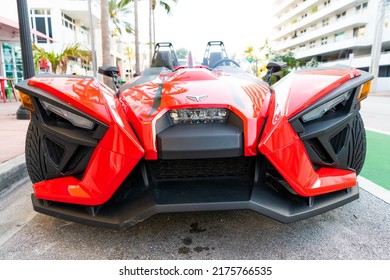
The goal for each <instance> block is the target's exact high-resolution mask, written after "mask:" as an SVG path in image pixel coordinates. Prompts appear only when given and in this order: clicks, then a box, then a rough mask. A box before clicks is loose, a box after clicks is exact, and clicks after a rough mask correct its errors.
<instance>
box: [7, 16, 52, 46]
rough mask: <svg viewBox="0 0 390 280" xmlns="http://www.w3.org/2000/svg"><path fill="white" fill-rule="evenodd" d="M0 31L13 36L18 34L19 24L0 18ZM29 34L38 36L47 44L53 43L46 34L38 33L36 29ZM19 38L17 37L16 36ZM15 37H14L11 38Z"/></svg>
mask: <svg viewBox="0 0 390 280" xmlns="http://www.w3.org/2000/svg"><path fill="white" fill-rule="evenodd" d="M0 29H2V30H3V31H9V32H10V34H12V35H14V34H15V32H17V33H18V34H19V24H18V23H17V22H15V21H13V20H10V19H7V18H5V17H2V16H0ZM30 31H31V34H34V35H36V36H39V37H41V38H44V39H47V40H48V41H49V42H54V40H53V38H50V37H49V36H47V35H46V34H44V33H42V32H39V31H38V30H36V29H33V28H31V29H30ZM18 36H19V35H18ZM12 37H15V36H12Z"/></svg>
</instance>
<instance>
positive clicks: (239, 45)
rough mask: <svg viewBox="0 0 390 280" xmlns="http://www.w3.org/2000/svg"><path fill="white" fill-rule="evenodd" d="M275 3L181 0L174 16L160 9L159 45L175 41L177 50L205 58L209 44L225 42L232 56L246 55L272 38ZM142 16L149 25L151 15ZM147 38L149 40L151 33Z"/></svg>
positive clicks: (241, 0) (157, 15)
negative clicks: (249, 49) (272, 12)
mask: <svg viewBox="0 0 390 280" xmlns="http://www.w3.org/2000/svg"><path fill="white" fill-rule="evenodd" d="M142 2H147V1H140V2H139V3H140V4H142ZM272 2H273V1H271V0H268V1H264V0H240V1H228V0H178V1H177V4H176V5H175V4H172V5H171V7H172V11H171V14H170V15H167V14H166V13H165V11H164V9H163V8H162V7H157V9H156V13H155V18H156V42H171V43H172V44H173V46H174V48H175V49H176V50H177V49H178V48H186V49H188V50H191V51H192V53H193V55H194V56H195V57H196V58H199V59H201V58H202V57H203V53H204V50H205V49H206V45H207V42H208V41H223V42H224V44H225V47H226V51H227V53H228V55H229V56H232V55H234V54H237V55H242V53H243V52H244V50H245V49H246V48H247V47H248V46H249V45H252V46H254V47H255V48H258V47H260V46H261V45H263V44H264V40H265V38H266V37H267V36H269V34H270V31H271V24H270V22H269V21H270V19H271V8H272ZM140 8H141V7H140ZM142 10H147V8H146V9H145V8H144V7H142ZM141 17H142V19H141V20H140V24H142V25H144V24H146V26H148V21H147V15H144V16H141ZM145 19H146V20H145ZM144 30H148V29H147V28H146V29H144ZM141 36H142V35H141ZM143 36H146V38H145V40H146V41H147V38H148V37H147V36H148V34H143Z"/></svg>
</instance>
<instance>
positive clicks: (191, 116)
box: [169, 108, 229, 124]
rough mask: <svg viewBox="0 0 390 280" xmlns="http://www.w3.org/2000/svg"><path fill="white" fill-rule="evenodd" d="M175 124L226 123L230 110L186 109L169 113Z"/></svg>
mask: <svg viewBox="0 0 390 280" xmlns="http://www.w3.org/2000/svg"><path fill="white" fill-rule="evenodd" d="M169 115H170V117H171V119H172V121H173V123H174V124H197V123H225V122H226V119H227V117H228V115H229V110H228V109H224V108H186V109H177V110H171V111H169Z"/></svg>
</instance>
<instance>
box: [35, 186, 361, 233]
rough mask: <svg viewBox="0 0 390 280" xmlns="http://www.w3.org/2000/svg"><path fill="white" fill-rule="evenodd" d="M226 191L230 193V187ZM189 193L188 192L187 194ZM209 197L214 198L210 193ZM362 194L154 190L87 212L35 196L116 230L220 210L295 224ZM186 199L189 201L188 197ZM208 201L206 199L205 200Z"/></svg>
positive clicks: (59, 212) (60, 212)
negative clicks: (236, 195) (160, 196)
mask: <svg viewBox="0 0 390 280" xmlns="http://www.w3.org/2000/svg"><path fill="white" fill-rule="evenodd" d="M225 193H229V190H226V191H225ZM184 195H185V194H184ZM207 197H210V195H208V196H207ZM358 197H359V188H358V186H355V187H352V188H350V189H348V190H342V191H338V192H333V193H329V194H325V195H321V196H317V197H314V198H311V199H308V198H303V197H299V196H295V199H291V197H289V196H285V195H281V194H280V193H278V192H275V191H274V190H272V189H271V188H269V187H266V186H265V185H262V184H255V186H254V187H253V189H252V190H251V193H250V195H249V198H248V197H247V198H246V200H245V197H244V196H241V197H240V199H241V200H238V201H234V200H233V199H227V200H225V201H221V199H219V200H212V199H211V200H210V199H208V200H206V201H207V202H199V199H200V198H198V199H197V200H195V201H196V202H193V201H194V200H191V199H188V200H187V202H186V203H179V202H178V201H175V200H171V201H170V202H169V203H167V202H163V203H161V202H158V201H156V199H155V195H154V194H153V193H151V192H150V191H144V192H142V193H138V194H136V195H134V196H132V197H131V198H130V199H129V198H128V199H127V200H125V201H123V202H121V203H120V204H110V205H109V206H107V205H104V206H102V207H101V208H100V209H99V208H97V209H96V211H86V207H85V206H80V205H71V204H64V203H55V202H50V203H47V202H46V201H42V200H40V199H37V198H35V196H34V195H32V202H33V206H34V210H35V211H37V212H40V213H43V214H47V215H50V216H54V217H57V218H61V219H65V220H69V221H73V222H77V223H82V224H87V225H92V226H100V227H106V228H111V229H116V230H121V229H125V228H128V227H130V226H132V225H135V224H137V223H138V222H141V221H143V220H145V219H147V218H149V217H151V216H152V215H155V214H157V213H169V212H193V211H220V210H237V209H250V210H253V211H255V212H258V213H260V214H263V215H265V216H268V217H270V218H272V219H275V220H277V221H280V222H282V223H292V222H296V221H299V220H302V219H306V218H309V217H312V216H315V215H318V214H321V213H324V212H327V211H329V210H332V209H334V208H337V207H339V206H342V205H344V204H346V203H348V202H351V201H353V200H355V199H357V198H358ZM180 201H183V200H181V199H180ZM184 201H185V200H184ZM204 201H205V200H204Z"/></svg>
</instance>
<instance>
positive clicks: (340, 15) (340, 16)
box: [336, 11, 347, 20]
mask: <svg viewBox="0 0 390 280" xmlns="http://www.w3.org/2000/svg"><path fill="white" fill-rule="evenodd" d="M346 14H347V12H346V11H344V12H342V13H339V14H337V15H336V19H337V20H339V19H341V18H342V17H345V15H346Z"/></svg>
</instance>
